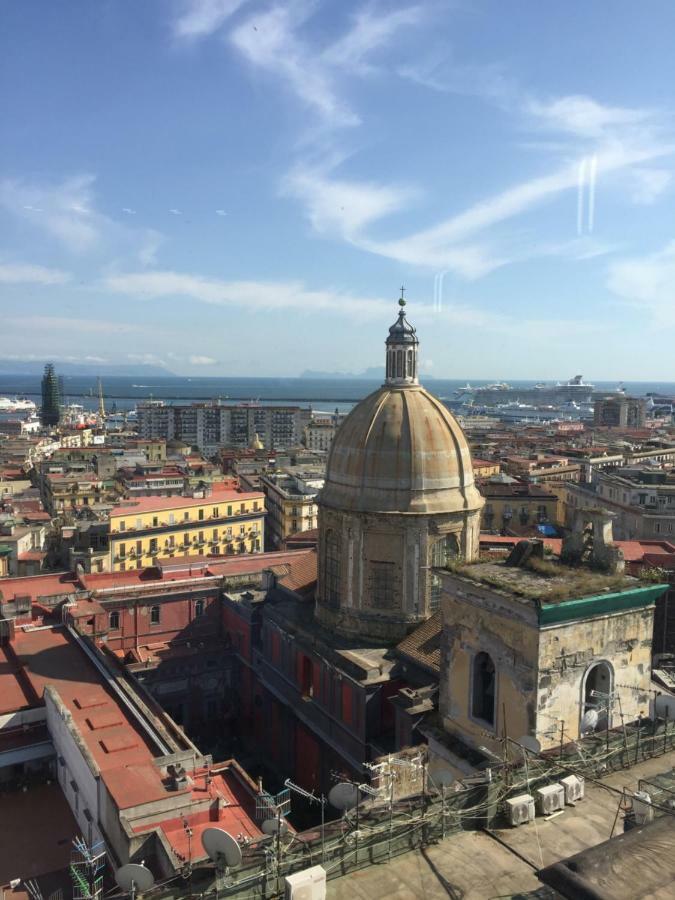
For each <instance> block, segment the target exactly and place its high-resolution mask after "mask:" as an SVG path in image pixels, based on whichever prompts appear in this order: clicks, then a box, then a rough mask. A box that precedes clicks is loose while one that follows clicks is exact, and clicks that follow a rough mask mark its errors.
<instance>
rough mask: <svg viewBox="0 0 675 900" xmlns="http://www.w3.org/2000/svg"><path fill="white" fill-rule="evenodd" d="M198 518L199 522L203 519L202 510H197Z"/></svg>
mask: <svg viewBox="0 0 675 900" xmlns="http://www.w3.org/2000/svg"><path fill="white" fill-rule="evenodd" d="M198 518H199V519H200V520H201V519H203V518H204V510H203V509H200V510H199V514H198Z"/></svg>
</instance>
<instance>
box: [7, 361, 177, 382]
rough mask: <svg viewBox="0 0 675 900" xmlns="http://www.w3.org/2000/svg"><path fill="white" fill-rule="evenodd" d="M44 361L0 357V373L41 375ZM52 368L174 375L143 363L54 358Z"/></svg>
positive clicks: (58, 371) (66, 371) (109, 373)
mask: <svg viewBox="0 0 675 900" xmlns="http://www.w3.org/2000/svg"><path fill="white" fill-rule="evenodd" d="M48 361H49V360H45V361H44V362H38V361H37V360H16V359H0V375H42V373H43V371H44V367H45V362H48ZM54 368H55V369H56V374H57V375H91V376H96V375H100V376H101V378H103V377H104V376H105V377H110V376H114V375H118V376H120V377H127V378H145V377H148V376H150V377H154V378H156V377H157V376H158V375H159V376H164V377H165V378H172V377H175V376H174V373H173V372H170V371H169V370H168V369H165V368H163V366H152V365H147V364H145V363H134V364H133V365H128V364H127V365H123V366H120V365H111V364H109V363H73V362H59V361H58V360H54Z"/></svg>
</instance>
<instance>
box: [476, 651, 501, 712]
mask: <svg viewBox="0 0 675 900" xmlns="http://www.w3.org/2000/svg"><path fill="white" fill-rule="evenodd" d="M472 676H473V677H472V679H471V715H472V716H473V718H474V719H480V720H481V721H482V722H486V723H487V724H488V725H494V724H495V693H496V691H495V682H496V672H495V664H494V662H493V661H492V657H491V656H490V654H489V653H484V652H481V653H477V654H476V656H475V657H474V660H473V669H472Z"/></svg>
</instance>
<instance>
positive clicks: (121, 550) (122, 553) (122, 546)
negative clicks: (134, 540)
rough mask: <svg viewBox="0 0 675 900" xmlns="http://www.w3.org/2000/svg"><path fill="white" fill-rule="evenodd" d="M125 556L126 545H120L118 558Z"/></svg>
mask: <svg viewBox="0 0 675 900" xmlns="http://www.w3.org/2000/svg"><path fill="white" fill-rule="evenodd" d="M126 555H127V545H126V544H120V556H126Z"/></svg>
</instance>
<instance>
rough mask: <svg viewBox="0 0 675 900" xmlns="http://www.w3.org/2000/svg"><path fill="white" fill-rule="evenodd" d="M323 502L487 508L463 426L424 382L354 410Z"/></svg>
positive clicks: (385, 508) (408, 509)
mask: <svg viewBox="0 0 675 900" xmlns="http://www.w3.org/2000/svg"><path fill="white" fill-rule="evenodd" d="M320 502H321V503H322V504H323V505H324V506H331V507H335V508H338V509H347V510H358V511H361V512H402V513H417V514H424V513H431V514H436V513H452V512H459V511H461V510H477V509H480V507H481V506H482V505H483V499H482V497H481V495H480V494H479V492H478V490H477V488H476V487H475V485H474V481H473V468H472V464H471V454H470V452H469V447H468V445H467V442H466V438H465V437H464V433H463V432H462V429H461V428H460V426H459V424H458V423H457V421H456V420H455V418H454V416H453V415H452V414H451V413H450V411H449V410H448V409H447V408H446V407H445V406H444V405H443V404H442V403H441V402H440V400H437V399H436V398H435V397H432V396H431V394H429V393H427V391H425V390H424V388H422V387H420V386H419V385H406V386H401V387H396V386H391V385H385V386H383V387H381V388H380V389H379V390H377V391H375V393H373V394H370V396H368V397H366V398H365V400H362V401H361V402H360V403H359V404H358V405H357V406H356V407H355V408H354V409H353V410H352V411H351V413H350V414H349V415H348V416H347V418H346V419H345V420H344V422H343V424H342V426H341V427H340V429H339V431H338V433H337V434H336V436H335V438H334V439H333V444H332V447H331V451H330V455H329V457H328V466H327V471H326V481H325V484H324V487H323V490H322V491H321V495H320Z"/></svg>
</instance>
